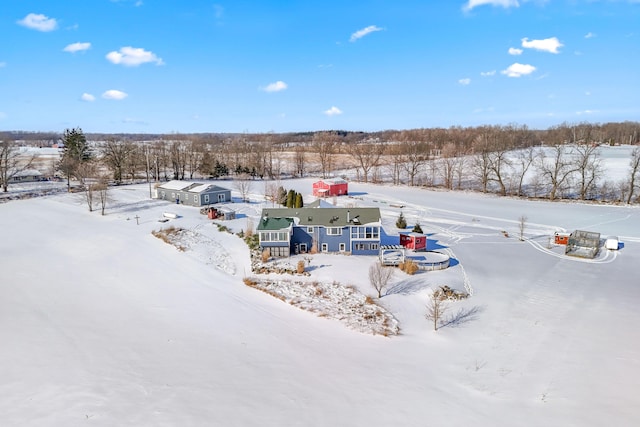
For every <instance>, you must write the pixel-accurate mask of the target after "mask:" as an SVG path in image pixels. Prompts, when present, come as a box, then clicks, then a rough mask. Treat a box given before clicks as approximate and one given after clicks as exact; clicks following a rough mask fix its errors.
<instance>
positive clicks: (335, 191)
mask: <svg viewBox="0 0 640 427" xmlns="http://www.w3.org/2000/svg"><path fill="white" fill-rule="evenodd" d="M348 187H349V183H347V181H345V180H344V179H328V180H324V181H323V180H320V181H317V182H314V183H313V195H314V196H315V197H331V196H345V195H347V193H348V192H349V188H348Z"/></svg>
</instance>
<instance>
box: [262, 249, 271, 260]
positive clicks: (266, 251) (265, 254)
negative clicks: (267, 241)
mask: <svg viewBox="0 0 640 427" xmlns="http://www.w3.org/2000/svg"><path fill="white" fill-rule="evenodd" d="M270 256H271V251H270V250H269V249H264V250H263V251H262V262H263V263H266V262H267V261H269V257H270Z"/></svg>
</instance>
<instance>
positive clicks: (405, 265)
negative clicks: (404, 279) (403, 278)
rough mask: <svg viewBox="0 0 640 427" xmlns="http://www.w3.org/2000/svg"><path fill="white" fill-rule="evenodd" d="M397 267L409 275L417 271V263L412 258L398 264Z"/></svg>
mask: <svg viewBox="0 0 640 427" xmlns="http://www.w3.org/2000/svg"><path fill="white" fill-rule="evenodd" d="M398 268H399V269H400V270H402V271H404V272H405V273H407V274H409V275H414V274H415V273H416V271H418V264H416V262H415V261H414V260H412V259H408V260H406V261H405V262H401V263H400V264H398Z"/></svg>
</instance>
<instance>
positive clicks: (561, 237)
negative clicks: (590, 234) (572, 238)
mask: <svg viewBox="0 0 640 427" xmlns="http://www.w3.org/2000/svg"><path fill="white" fill-rule="evenodd" d="M553 237H554V239H553V240H554V243H555V244H556V245H566V244H567V243H569V233H559V232H556V233H555V234H554V235H553Z"/></svg>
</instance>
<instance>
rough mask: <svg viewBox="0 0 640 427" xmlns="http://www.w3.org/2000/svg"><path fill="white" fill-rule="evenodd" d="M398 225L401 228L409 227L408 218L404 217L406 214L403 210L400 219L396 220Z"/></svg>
mask: <svg viewBox="0 0 640 427" xmlns="http://www.w3.org/2000/svg"><path fill="white" fill-rule="evenodd" d="M396 227H398V228H400V229H405V228H407V220H406V219H404V215H403V214H402V212H400V216H399V217H398V220H397V221H396Z"/></svg>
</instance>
